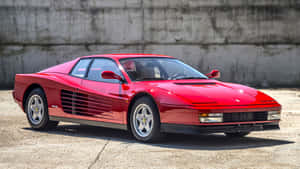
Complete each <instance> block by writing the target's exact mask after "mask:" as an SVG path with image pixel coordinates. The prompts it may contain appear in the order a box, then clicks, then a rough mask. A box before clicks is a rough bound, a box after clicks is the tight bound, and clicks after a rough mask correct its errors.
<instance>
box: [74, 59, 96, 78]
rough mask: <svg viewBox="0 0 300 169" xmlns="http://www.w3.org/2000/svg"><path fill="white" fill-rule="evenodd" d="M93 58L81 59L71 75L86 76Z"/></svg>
mask: <svg viewBox="0 0 300 169" xmlns="http://www.w3.org/2000/svg"><path fill="white" fill-rule="evenodd" d="M90 62H91V59H81V60H80V61H79V62H78V63H77V64H76V65H75V67H74V68H73V70H72V72H71V75H73V76H76V77H84V75H85V73H86V71H87V69H88V66H89V63H90Z"/></svg>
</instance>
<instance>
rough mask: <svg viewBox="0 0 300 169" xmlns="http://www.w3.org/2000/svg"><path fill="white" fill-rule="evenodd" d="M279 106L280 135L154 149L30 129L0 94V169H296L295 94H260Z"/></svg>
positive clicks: (78, 130) (100, 136)
mask: <svg viewBox="0 0 300 169" xmlns="http://www.w3.org/2000/svg"><path fill="white" fill-rule="evenodd" d="M262 91H263V92H265V93H267V94H269V95H271V96H272V97H274V98H275V99H277V100H278V101H279V102H280V103H281V104H282V105H283V112H282V121H281V123H280V127H281V130H275V131H264V132H253V133H251V134H250V135H249V136H248V137H246V138H242V139H229V138H227V137H225V136H224V135H223V134H218V135H201V136H187V135H167V136H166V138H165V139H164V140H163V141H161V142H159V143H156V144H144V143H140V142H137V141H135V140H134V139H133V138H132V137H131V136H130V135H129V134H128V133H127V132H125V131H120V130H113V129H107V128H100V127H90V126H81V125H77V124H71V123H60V125H59V127H58V128H57V129H56V130H54V131H49V132H38V131H33V130H31V129H30V127H29V124H28V123H27V120H26V117H25V114H24V113H23V112H22V110H21V109H20V108H19V107H18V106H17V104H15V103H14V102H13V99H12V96H11V91H8V90H2V91H0V169H9V168H14V169H15V168H22V169H23V168H28V169H42V168H49V169H56V168H57V169H66V168H74V169H79V168H94V169H95V168H138V169H141V168H147V169H150V168H272V169H274V168H293V169H295V168H300V89H267V90H266V89H265V90H262Z"/></svg>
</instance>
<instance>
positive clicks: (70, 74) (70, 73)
mask: <svg viewBox="0 0 300 169" xmlns="http://www.w3.org/2000/svg"><path fill="white" fill-rule="evenodd" d="M86 59H87V60H91V61H90V63H89V65H88V66H87V70H86V72H88V68H89V66H90V64H91V62H92V61H93V59H92V58H81V59H79V60H78V61H77V62H76V64H75V65H74V66H73V67H72V69H71V70H70V72H69V76H72V77H77V78H80V79H83V78H85V74H86V72H85V74H84V76H83V77H79V76H74V75H72V72H73V70H74V69H75V67H76V66H77V65H78V64H79V62H80V61H81V60H86Z"/></svg>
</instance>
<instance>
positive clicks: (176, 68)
mask: <svg viewBox="0 0 300 169" xmlns="http://www.w3.org/2000/svg"><path fill="white" fill-rule="evenodd" d="M120 63H121V64H122V66H123V68H124V69H125V71H126V73H127V74H128V76H129V77H130V79H131V80H132V81H144V80H177V79H207V77H206V76H205V75H203V74H202V73H200V72H199V71H197V70H196V69H194V68H192V67H191V66H188V65H187V64H185V63H183V62H181V61H179V60H177V59H172V58H130V59H123V60H121V61H120Z"/></svg>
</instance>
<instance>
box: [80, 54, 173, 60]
mask: <svg viewBox="0 0 300 169" xmlns="http://www.w3.org/2000/svg"><path fill="white" fill-rule="evenodd" d="M91 57H107V58H114V59H117V60H119V59H125V58H137V57H141V58H143V57H165V58H174V57H172V56H167V55H160V54H145V53H116V54H99V55H90V56H82V57H81V58H91Z"/></svg>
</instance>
